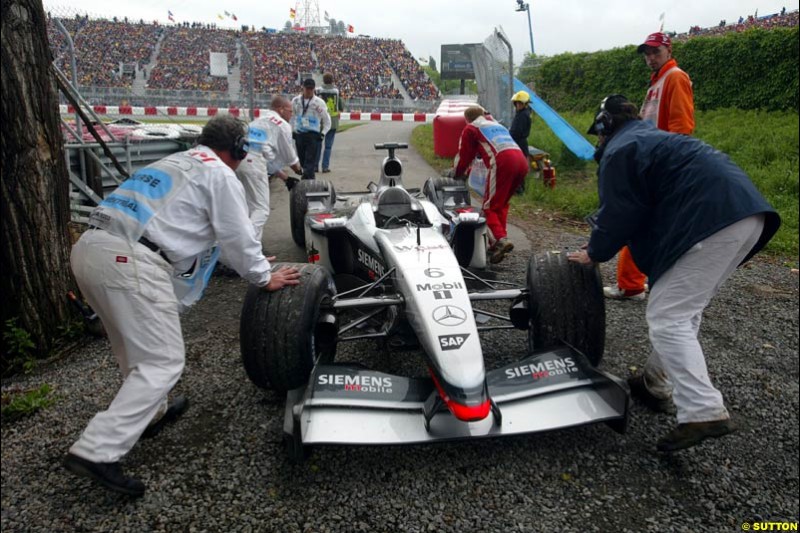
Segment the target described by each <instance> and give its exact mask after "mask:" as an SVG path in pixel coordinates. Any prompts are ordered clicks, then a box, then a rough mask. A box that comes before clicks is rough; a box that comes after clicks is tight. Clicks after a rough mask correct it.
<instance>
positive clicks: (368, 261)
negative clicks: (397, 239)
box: [358, 250, 385, 276]
mask: <svg viewBox="0 0 800 533" xmlns="http://www.w3.org/2000/svg"><path fill="white" fill-rule="evenodd" d="M358 262H359V263H361V264H362V265H364V266H365V267H367V269H368V270H372V271H374V272H376V273H377V274H378V275H379V276H383V274H384V272H385V270H384V268H383V265H382V264H381V262H380V261H378V259H376V258H375V257H373V256H371V255H370V254H368V253H367V252H365V251H364V250H359V251H358Z"/></svg>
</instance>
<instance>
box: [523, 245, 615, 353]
mask: <svg viewBox="0 0 800 533" xmlns="http://www.w3.org/2000/svg"><path fill="white" fill-rule="evenodd" d="M527 279H528V292H529V294H530V296H529V298H530V300H529V302H528V305H529V309H530V314H531V327H530V329H529V330H528V349H529V351H533V350H534V349H536V350H538V349H541V348H549V347H551V346H555V345H558V344H561V343H567V344H569V345H571V346H572V347H573V348H575V349H577V350H578V351H580V352H582V353H583V354H584V355H585V356H586V357H587V358H588V359H589V362H590V363H591V364H592V365H594V366H597V365H599V364H600V361H601V360H602V359H603V351H604V349H605V338H606V307H605V300H604V298H603V282H602V279H601V277H600V270H599V268H597V266H592V267H588V266H583V265H579V264H578V263H574V262H571V261H569V260H568V259H567V257H566V255H565V254H560V253H553V252H547V253H545V254H537V255H535V256H533V257H531V259H530V261H529V262H528V275H527Z"/></svg>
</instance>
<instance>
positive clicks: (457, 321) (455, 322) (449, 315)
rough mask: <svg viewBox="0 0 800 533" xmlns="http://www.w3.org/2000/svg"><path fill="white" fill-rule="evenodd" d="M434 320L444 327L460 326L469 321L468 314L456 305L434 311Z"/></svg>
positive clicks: (444, 306)
mask: <svg viewBox="0 0 800 533" xmlns="http://www.w3.org/2000/svg"><path fill="white" fill-rule="evenodd" d="M432 316H433V320H434V321H436V323H437V324H441V325H442V326H460V325H461V324H463V323H464V322H465V321H466V320H467V313H465V312H464V310H463V309H461V308H460V307H456V306H454V305H443V306H441V307H437V308H436V309H434V310H433V315H432Z"/></svg>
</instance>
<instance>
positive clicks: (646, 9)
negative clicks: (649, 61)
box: [44, 0, 800, 64]
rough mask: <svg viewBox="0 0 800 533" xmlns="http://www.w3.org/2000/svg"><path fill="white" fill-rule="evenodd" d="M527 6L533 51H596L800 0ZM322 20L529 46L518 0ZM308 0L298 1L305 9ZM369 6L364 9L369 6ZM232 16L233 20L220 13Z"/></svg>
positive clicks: (250, 17) (247, 13)
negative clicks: (498, 33)
mask: <svg viewBox="0 0 800 533" xmlns="http://www.w3.org/2000/svg"><path fill="white" fill-rule="evenodd" d="M526 1H527V2H528V3H529V4H530V15H531V22H532V25H533V41H534V48H535V51H536V53H537V54H539V55H546V56H551V55H555V54H560V53H562V52H593V51H597V50H608V49H611V48H615V47H620V46H626V45H629V44H639V43H641V42H642V41H643V40H644V38H645V37H646V36H647V34H648V33H651V32H653V31H658V29H659V27H660V25H661V22H660V21H659V17H660V15H661V14H662V13H664V29H665V30H669V31H677V32H679V33H680V32H685V31H688V29H689V27H690V26H694V25H699V26H701V27H708V26H715V25H717V24H719V22H720V20H721V19H725V20H727V21H728V22H729V23H731V22H735V21H736V20H738V18H739V16H745V17H746V16H747V15H751V14H755V13H756V12H758V15H759V16H763V15H767V14H770V13H777V12H779V11H780V10H781V8H782V7H786V10H787V11H793V10H796V9H798V3H800V0H787V1H785V2H784V1H781V0H722V1H720V0H647V1H638V2H634V1H631V0H604V1H602V2H601V1H597V0H526ZM308 3H310V4H311V5H312V6H313V5H315V4H316V5H318V6H319V15H320V18H321V19H322V18H324V15H325V12H327V13H328V15H329V16H330V17H331V18H335V19H337V20H343V21H344V22H345V23H346V24H350V25H352V26H353V27H354V29H355V34H354V35H359V34H361V35H370V36H373V37H389V38H395V39H401V40H402V41H403V42H404V43H405V44H406V46H407V47H408V48H409V50H411V52H412V53H413V54H414V56H415V57H417V58H424V59H427V58H428V57H429V56H433V58H434V59H435V60H436V62H437V64H440V58H439V55H440V50H441V45H442V44H455V43H474V42H481V41H483V40H484V39H485V38H486V37H487V36H488V35H489V34H490V33H491V32H492V29H493V28H494V27H498V26H499V27H502V28H503V29H504V30H505V32H506V34H507V35H508V37H509V38H510V40H511V44H512V46H513V48H514V62H515V63H517V64H519V62H520V61H521V60H522V57H523V54H524V53H525V52H529V51H530V38H529V33H528V19H527V14H526V13H525V12H517V11H516V8H517V0H458V1H455V0H396V1H391V2H389V1H382V0H375V1H372V2H365V1H363V0H362V1H356V0H336V1H334V0H318V1H316V2H308ZM304 4H305V2H302V1H301V2H298V3H297V7H300V8H302V6H303V5H304ZM44 6H45V9H48V10H51V11H52V12H53V14H66V13H75V12H76V11H79V12H82V13H89V14H90V15H93V16H107V17H109V18H110V17H112V16H115V15H116V16H118V17H124V16H127V17H129V18H135V19H137V20H138V19H139V18H143V19H144V20H145V21H148V22H149V21H153V20H158V21H159V22H161V23H165V24H167V23H169V20H168V19H167V16H168V13H167V11H168V10H169V11H172V13H173V15H174V17H175V19H176V21H178V22H182V21H189V22H192V21H196V22H214V23H216V24H217V25H218V27H230V28H238V27H240V26H241V25H242V24H247V25H251V26H256V27H258V28H260V27H262V26H265V27H267V28H277V29H282V28H283V26H284V24H285V23H286V21H287V20H289V9H290V8H293V7H296V4H295V2H289V1H287V2H281V1H275V0H268V1H261V2H258V3H255V2H246V1H240V0H217V1H208V0H136V1H131V0H117V1H115V2H108V0H70V2H69V3H68V4H67V3H65V2H58V1H45V2H44ZM367 6H369V7H367ZM224 11H228V12H229V13H233V14H235V15H236V17H237V18H238V21H233V20H232V19H231V18H229V17H226V18H225V21H222V20H219V19H218V18H217V15H218V14H221V15H223V16H224Z"/></svg>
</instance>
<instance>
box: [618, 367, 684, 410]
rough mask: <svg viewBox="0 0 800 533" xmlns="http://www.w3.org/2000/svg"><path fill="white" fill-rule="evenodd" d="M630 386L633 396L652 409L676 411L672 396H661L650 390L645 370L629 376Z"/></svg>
mask: <svg viewBox="0 0 800 533" xmlns="http://www.w3.org/2000/svg"><path fill="white" fill-rule="evenodd" d="M628 386H629V387H630V388H631V396H633V398H635V399H636V400H638V401H639V402H640V403H642V405H644V406H645V407H647V408H648V409H650V410H651V411H655V412H656V413H667V414H672V413H675V407H674V406H673V405H672V400H671V399H670V398H659V397H658V396H655V395H654V394H653V393H652V392H650V389H648V388H647V385H646V384H645V382H644V372H637V373H636V374H634V375H632V376H631V377H629V378H628Z"/></svg>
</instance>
